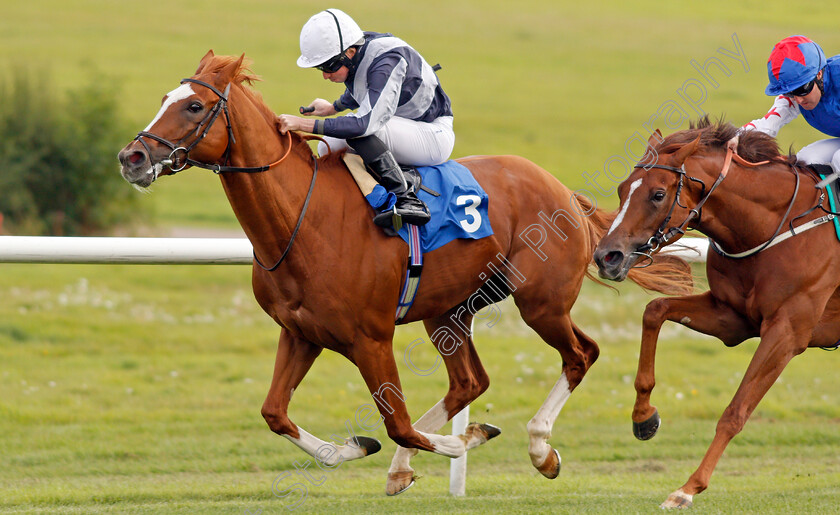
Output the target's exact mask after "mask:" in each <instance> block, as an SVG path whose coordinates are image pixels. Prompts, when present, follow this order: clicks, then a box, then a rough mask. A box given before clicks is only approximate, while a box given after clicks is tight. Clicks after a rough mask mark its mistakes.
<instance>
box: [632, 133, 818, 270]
mask: <svg viewBox="0 0 840 515" xmlns="http://www.w3.org/2000/svg"><path fill="white" fill-rule="evenodd" d="M733 160H735V162H737V163H738V164H739V165H741V166H746V167H749V168H754V167H756V166H761V165H765V164H767V163H769V162H770V161H761V162H758V163H752V162H750V161H747V160H746V159H744V158H742V157H741V156H739V155H738V154H736V153H735V152H734V151H733V150H732V149H731V148H730V149H727V151H726V158H725V159H724V162H723V167H722V169H721V171H720V174H719V175H718V177H717V179H716V180H715V182H714V184H712V187H711V188H709V191H708V193H706V192H705V190H706V184H705V183H704V182H703V181H702V180H701V179H698V178H696V177H691V176H689V175H688V174H687V172H686V170H685V164H684V163H683V164H682V165H681V166H680V167H679V168H677V167H674V166H668V165H661V164H658V163H654V164H647V165H645V164H637V165H636V166H634V168H644V169H645V170H649V169H651V168H659V169H662V170H668V171H669V172H674V173H676V174H679V176H680V180H679V183H678V184H677V194H676V195H675V196H674V202H673V203H672V204H671V209H670V210H669V211H668V215H667V216H666V217H665V219H664V220H663V221H662V223H661V224H660V225H659V228H658V229H657V230H656V232H655V233H654V235H653V236H651V237H650V239H648V241H647V243H645V244H644V245H642V246H640V247H639V248H637V249H636V251H635V252H633V254H639V255H641V256H644V257H646V258H648V260H649V262H648V263H647V264H645V265H643V266H641V267H640V268H644V267H646V266H650V264H651V263H652V262H653V256H652V254H653V253H654V252H656V251H657V250H659V249H660V248H661V247H663V246H664V245H667V244H668V243H669V242H670V241H671V240H672V239H674V237H676V236H677V235H678V234H679V235H683V234H685V231H686V228H687V227H688V224H689V223H691V221H692V220H694V219H695V218H697V221H698V222H699V221H700V218H701V216H702V209H703V205H704V204H705V203H706V201H707V200H708V199H709V197H711V195H712V193H713V192H714V191H715V189H717V187H718V186H720V183H721V182H723V180H724V179H725V178H726V175H727V174H728V173H729V168H730V166H731V165H732V161H733ZM794 175H795V177H796V187H795V188H794V191H793V196H792V197H791V199H790V204H788V208H787V211H786V212H785V215H784V216H783V217H782V221H781V222H780V223H779V226H778V227H777V228H776V232H774V233H773V236H772V237H771V238H770V239H769V240H767V241H766V242H765V243H763V244H761V245H759V246H757V247H754V248H752V249H750V250H748V251H746V252H741V253H738V254H729V253H727V252H724V251H723V249H721V248H720V246H719V245H718V244H717V243H715V242H714V240H712V239H711V238H709V242H710V246H711V247H712V248H713V249H714V250H715V251H716V252H718V253H720V254H721V255H723V256H726V257H729V258H733V259H743V258H746V257H749V256H753V255H755V254H758V253H759V252H761V251H763V250H764V249H766V248H768V247H770V246H772V245H775V244H776V243H779V242H780V241H781V239H779V240H777V239H776V238H777V236H779V233H780V232H781V231H782V228H783V227H784V226H785V220H787V218H788V216H790V212H791V210H792V209H793V204H794V202H795V201H796V196H797V194H798V193H799V180H800V179H799V174H798V173H794ZM686 177H688V179H689V180H692V181H695V182H699V183H700V184H701V186H702V187H703V193H702V194H701V195H702V198H701V199H700V202H698V203H697V205H696V206H695V207H694V208H693V209H691V210H690V211H689V212H688V215H687V216H686V218H685V220H683V221H682V223H681V224H680V225H678V226H675V227H671V228H670V229H667V230H666V227H667V226H668V223H669V222H670V221H671V216H672V215H673V213H674V209H676V206H677V205H679V206H680V207H682V208H685V209H687V208H688V206H684V205H682V204H681V203H680V192H681V191H682V188H683V183H684V180H685V178H686ZM821 204H822V196H821V197H820V202H819V203H818V204H817V206H815V207H814V208H811V209H810V210H808V211H807V212H806V213H803V214H802V215H800V216H799V217H797V218H800V217H801V216H805V215H806V214H808V213H810V212H811V211H813V210H814V209H816V207H818V206H820V205H821ZM823 218H825V217H823ZM818 220H822V219H818ZM792 223H793V220H791V224H792ZM820 223H824V222H820ZM816 225H818V224H816ZM811 227H813V225H812V226H811ZM811 227H808V228H811ZM803 230H807V229H803ZM793 231H794V229H793V227H792V226H791V230H790V235H793V234H795V233H794V232H793ZM788 237H789V236H788Z"/></svg>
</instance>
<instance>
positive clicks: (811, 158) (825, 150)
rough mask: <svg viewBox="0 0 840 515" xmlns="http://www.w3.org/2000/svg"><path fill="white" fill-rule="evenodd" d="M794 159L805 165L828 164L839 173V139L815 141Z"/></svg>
mask: <svg viewBox="0 0 840 515" xmlns="http://www.w3.org/2000/svg"><path fill="white" fill-rule="evenodd" d="M796 158H797V159H799V160H800V161H804V162H805V163H806V164H809V165H811V164H825V165H827V164H830V165H831V168H833V169H834V172H835V173H840V138H830V139H822V140H819V141H815V142H813V143H811V144H810V145H808V146H806V147H805V148H803V149H802V150H800V151H799V152H797V153H796Z"/></svg>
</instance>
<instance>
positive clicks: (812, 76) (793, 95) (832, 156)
mask: <svg viewBox="0 0 840 515" xmlns="http://www.w3.org/2000/svg"><path fill="white" fill-rule="evenodd" d="M767 76H768V77H769V79H770V83H769V84H768V85H767V88H766V89H765V93H766V94H767V95H778V96H776V100H775V102H774V103H773V107H772V108H771V109H770V111H769V112H768V113H767V114H766V115H764V117H763V118H759V119H757V120H753V121H751V122H749V123H747V124H746V125H744V126H743V127H742V129H741V130H750V129H755V130H759V131H761V132H764V133H766V134H768V135H770V136H773V137H776V134H778V132H779V129H781V128H782V126H784V125H786V124H787V123H789V122H790V121H791V120H793V119H794V118H796V117H797V116H799V115H800V114H801V115H802V116H803V117H804V118H805V121H807V122H808V123H809V124H810V125H811V126H812V127H814V128H815V129H817V130H819V131H821V132H823V133H824V134H827V135H829V136H833V137H832V138H830V139H824V140H820V141H817V142H814V143H811V144H810V145H808V146H806V147H805V148H803V149H802V150H800V151H799V152H798V153H797V155H796V157H797V159H798V160H799V161H802V162H804V163H806V164H830V165H831V167H832V169H833V170H834V173H835V174H840V55H836V56H834V57H831V58H829V59H826V57H825V54H824V53H823V50H822V48H820V46H819V45H817V44H816V43H814V42H813V41H811V40H810V39H808V38H806V37H805V36H790V37H787V38H785V39H783V40H781V41H779V42H778V43H777V44H776V46H775V47H773V51H772V52H771V53H770V58H769V59H768V60H767ZM737 142H738V136H735V137H734V138H732V140H730V142H729V144H728V146H729V147H730V148H733V149H735V148H737Z"/></svg>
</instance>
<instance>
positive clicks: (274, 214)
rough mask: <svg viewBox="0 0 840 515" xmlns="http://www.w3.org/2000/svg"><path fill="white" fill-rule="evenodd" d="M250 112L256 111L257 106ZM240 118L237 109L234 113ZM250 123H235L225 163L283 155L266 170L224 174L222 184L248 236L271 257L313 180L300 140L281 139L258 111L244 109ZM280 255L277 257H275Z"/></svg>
mask: <svg viewBox="0 0 840 515" xmlns="http://www.w3.org/2000/svg"><path fill="white" fill-rule="evenodd" d="M254 111H257V110H256V109H255V110H254ZM236 114H237V115H238V116H239V117H242V116H243V113H242V112H241V111H240V112H238V113H236ZM249 114H250V117H249V118H245V119H247V120H253V121H252V122H250V123H241V122H240V123H236V122H237V121H238V120H237V118H236V117H233V118H234V127H233V130H234V137H235V138H236V144H235V145H233V146H232V147H231V155H230V162H231V165H232V166H236V167H259V166H264V165H268V164H271V163H274V162H276V161H277V160H279V159H280V158H281V157H283V156H284V155H285V154H286V152H287V150H289V145H292V148H291V150H290V151H289V152H288V156H287V157H286V158H285V159H283V161H282V162H281V163H280V164H278V165H276V166H274V167H272V168H271V169H270V170H268V171H265V172H256V173H248V172H224V173H222V174H221V181H222V185H223V186H224V189H225V194H226V195H227V197H228V201H229V202H230V205H231V207H232V208H233V212H234V214H235V215H236V218H237V219H238V220H239V223H240V225H241V226H242V229H243V230H244V231H245V234H246V235H247V236H248V239H249V240H251V244H252V245H253V246H254V250H255V252H256V253H257V255H258V256H266V257H264V258H263V259H264V260H268V259H274V256H275V254H277V249H278V248H279V249H284V248H285V247H286V245H287V244H288V242H289V239H290V238H291V234H292V232H293V230H294V227H295V225H296V224H297V220H298V217H299V215H300V212H301V209H302V207H303V203H304V201H305V198H306V193H307V191H308V188H309V181H310V180H311V179H312V156H311V154H309V155H308V156H307V155H306V154H307V152H303V151H302V149H301V148H294V147H296V146H298V145H301V143H300V140H299V138H297V137H295V138H287V137H286V136H283V137H280V136H279V134H277V133H276V131H275V129H274V126H273V124H272V123H270V122H269V121H266V120H265V119H264V117H263V116H262V115H261V114H259V112H258V111H257V112H253V113H249ZM278 257H279V255H278Z"/></svg>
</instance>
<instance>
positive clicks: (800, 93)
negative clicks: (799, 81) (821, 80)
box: [787, 80, 817, 97]
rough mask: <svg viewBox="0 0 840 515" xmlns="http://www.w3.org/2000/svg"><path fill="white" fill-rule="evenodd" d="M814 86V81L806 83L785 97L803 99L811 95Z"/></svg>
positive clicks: (815, 82)
mask: <svg viewBox="0 0 840 515" xmlns="http://www.w3.org/2000/svg"><path fill="white" fill-rule="evenodd" d="M816 84H817V81H816V80H812V81H811V82H807V83H805V84H803V85H801V86H799V87H798V88H796V89H795V90H793V91H791V92H790V93H787V96H789V97H804V96H806V95H808V94H809V93H811V91H812V90H813V89H814V86H815V85H816Z"/></svg>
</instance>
